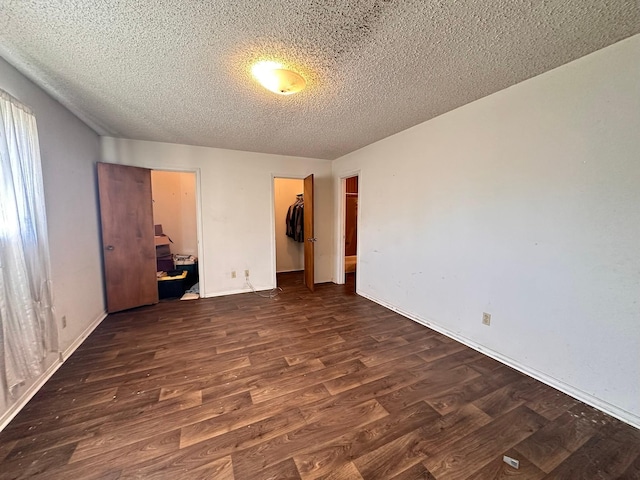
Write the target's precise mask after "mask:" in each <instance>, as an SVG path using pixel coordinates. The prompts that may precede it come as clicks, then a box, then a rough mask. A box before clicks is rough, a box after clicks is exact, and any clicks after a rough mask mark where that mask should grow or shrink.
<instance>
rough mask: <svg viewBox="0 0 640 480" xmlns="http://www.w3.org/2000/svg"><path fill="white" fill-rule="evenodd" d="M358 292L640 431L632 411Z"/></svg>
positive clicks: (639, 419)
mask: <svg viewBox="0 0 640 480" xmlns="http://www.w3.org/2000/svg"><path fill="white" fill-rule="evenodd" d="M357 293H358V295H361V296H363V297H365V298H367V299H369V300H371V301H372V302H374V303H377V304H378V305H382V306H383V307H386V308H388V309H389V310H393V311H394V312H396V313H399V314H400V315H402V316H403V317H406V318H408V319H409V320H413V321H414V322H416V323H419V324H420V325H424V326H425V327H428V328H430V329H432V330H435V331H436V332H438V333H441V334H443V335H445V336H447V337H449V338H452V339H454V340H456V341H458V342H460V343H462V344H464V345H466V346H467V347H469V348H472V349H474V350H476V351H478V352H480V353H483V354H484V355H487V356H488V357H491V358H493V359H494V360H497V361H498V362H500V363H503V364H505V365H507V366H509V367H511V368H513V369H515V370H518V371H519V372H521V373H524V374H525V375H528V376H530V377H532V378H535V379H536V380H539V381H540V382H542V383H544V384H546V385H549V386H550V387H553V388H555V389H556V390H560V391H561V392H563V393H566V394H567V395H569V396H571V397H573V398H575V399H576V400H579V401H581V402H583V403H586V404H587V405H591V406H592V407H594V408H597V409H598V410H601V411H603V412H604V413H606V414H608V415H611V416H612V417H615V418H617V419H618V420H622V421H623V422H625V423H628V424H629V425H631V426H633V427H636V428H640V417H639V416H637V415H635V414H633V413H631V412H628V411H627V410H624V409H622V408H620V407H617V406H616V405H613V404H611V403H609V402H607V401H605V400H602V399H601V398H598V397H595V396H593V395H591V394H590V393H587V392H585V391H583V390H580V389H579V388H576V387H574V386H572V385H569V384H567V383H565V382H563V381H562V380H558V379H557V378H554V377H552V376H550V375H547V374H546V373H544V372H541V371H539V370H536V369H534V368H531V367H528V366H527V365H524V364H522V363H520V362H518V361H517V360H514V359H513V358H510V357H507V356H505V355H502V354H501V353H499V352H496V351H495V350H492V349H490V348H487V347H484V346H482V345H480V344H478V343H476V342H474V341H473V340H470V339H468V338H466V337H463V336H462V335H458V334H457V333H454V332H452V331H450V330H449V329H447V328H445V327H442V326H440V325H438V324H436V323H434V322H432V321H428V320H425V319H423V318H420V317H419V316H418V315H416V314H414V313H410V312H406V311H404V310H403V309H402V308H398V307H396V306H395V305H391V304H389V303H387V302H385V301H383V300H379V299H377V298H375V297H373V296H371V295H368V294H366V293H362V292H357Z"/></svg>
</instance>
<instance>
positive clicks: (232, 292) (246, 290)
mask: <svg viewBox="0 0 640 480" xmlns="http://www.w3.org/2000/svg"><path fill="white" fill-rule="evenodd" d="M273 288H274V287H255V289H256V292H263V291H265V290H273ZM238 293H251V289H250V288H249V287H244V288H237V289H234V290H225V291H223V292H214V293H205V294H204V297H203V298H213V297H224V296H225V295H237V294H238Z"/></svg>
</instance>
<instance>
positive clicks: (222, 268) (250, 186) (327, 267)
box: [102, 137, 333, 296]
mask: <svg viewBox="0 0 640 480" xmlns="http://www.w3.org/2000/svg"><path fill="white" fill-rule="evenodd" d="M102 153H103V159H104V161H105V162H111V163H121V164H126V165H134V166H141V167H147V168H154V169H169V170H171V169H177V170H189V169H197V170H199V172H200V185H199V191H200V202H201V210H202V229H203V231H202V236H201V241H202V242H203V249H204V255H202V256H201V258H199V268H200V271H201V272H203V273H204V290H203V294H204V296H214V295H224V294H228V293H236V292H244V291H247V290H248V289H247V287H246V284H245V280H244V276H243V272H244V270H250V272H251V273H250V275H251V283H252V284H253V285H254V287H256V289H267V288H273V287H274V286H275V268H276V263H275V234H274V217H273V215H274V207H273V177H274V176H275V177H303V176H305V175H308V174H311V173H313V174H314V175H315V187H316V188H315V200H316V204H315V205H316V209H315V212H316V215H315V228H316V232H317V234H316V237H317V238H318V242H317V243H316V255H315V260H316V269H315V280H316V282H317V283H320V282H327V281H331V280H332V266H333V217H332V215H333V191H332V178H331V162H330V161H327V160H316V159H309V158H300V157H287V156H282V155H269V154H261V153H251V152H241V151H236V150H224V149H217V148H209V147H195V146H189V145H177V144H170V143H161V142H148V141H139V140H125V139H117V138H110V137H103V138H102ZM233 270H235V271H236V272H238V276H237V278H231V272H232V271H233ZM202 286H203V282H202V279H201V287H202Z"/></svg>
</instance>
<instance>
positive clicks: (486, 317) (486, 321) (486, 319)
mask: <svg viewBox="0 0 640 480" xmlns="http://www.w3.org/2000/svg"><path fill="white" fill-rule="evenodd" d="M482 324H483V325H487V326H489V325H491V314H490V313H487V312H482Z"/></svg>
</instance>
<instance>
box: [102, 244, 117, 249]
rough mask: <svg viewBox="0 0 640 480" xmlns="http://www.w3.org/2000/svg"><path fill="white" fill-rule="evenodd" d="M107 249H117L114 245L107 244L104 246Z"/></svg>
mask: <svg viewBox="0 0 640 480" xmlns="http://www.w3.org/2000/svg"><path fill="white" fill-rule="evenodd" d="M104 248H105V250H115V248H114V246H113V245H107V246H106V247H104Z"/></svg>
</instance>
